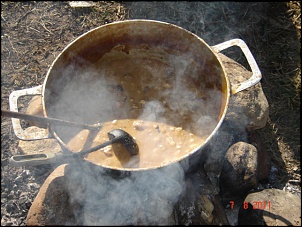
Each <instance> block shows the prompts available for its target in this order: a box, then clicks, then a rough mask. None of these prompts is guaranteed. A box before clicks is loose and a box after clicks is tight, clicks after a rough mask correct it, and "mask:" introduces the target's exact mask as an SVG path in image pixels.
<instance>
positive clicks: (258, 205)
mask: <svg viewBox="0 0 302 227" xmlns="http://www.w3.org/2000/svg"><path fill="white" fill-rule="evenodd" d="M238 224H239V225H267V226H290V225H293V226H301V198H300V197H299V196H297V195H293V194H292V193H289V192H285V191H282V190H280V189H265V190H263V191H260V192H253V193H250V194H248V195H247V196H246V197H245V199H244V202H243V205H242V206H241V208H240V210H239V215H238Z"/></svg>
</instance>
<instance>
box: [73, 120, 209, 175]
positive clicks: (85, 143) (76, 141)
mask: <svg viewBox="0 0 302 227" xmlns="http://www.w3.org/2000/svg"><path fill="white" fill-rule="evenodd" d="M112 129H122V130H124V131H126V132H128V133H129V134H130V135H131V136H132V137H133V138H134V139H135V141H136V143H137V144H138V147H139V153H138V155H134V156H131V155H130V154H129V152H127V150H125V149H124V148H123V147H122V146H121V145H120V144H117V143H116V144H113V145H108V146H107V147H105V148H102V149H99V150H97V151H94V152H92V153H90V154H88V155H87V156H86V159H87V160H89V161H90V162H92V163H94V164H97V165H101V166H105V167H110V168H118V169H119V168H146V169H149V168H156V167H159V166H164V165H166V164H169V163H171V161H175V160H178V159H181V158H182V157H183V156H185V155H186V154H189V153H190V152H191V151H193V150H194V149H195V148H198V147H199V146H200V145H202V143H203V142H204V140H205V139H206V138H202V137H198V136H196V135H194V134H192V133H190V132H188V131H186V130H184V129H182V128H181V127H173V126H170V125H166V124H163V123H158V122H150V121H142V120H134V119H123V120H114V121H113V122H106V123H104V124H103V128H102V130H100V131H99V132H97V133H95V134H94V135H92V134H91V133H89V131H88V130H82V131H80V132H79V133H78V134H77V135H76V136H75V137H73V139H71V140H70V141H69V143H68V147H70V148H71V149H72V150H73V151H75V152H78V151H80V150H83V149H87V148H90V147H95V146H97V145H99V144H101V143H103V142H106V141H108V140H109V138H108V135H107V132H109V131H110V130H112Z"/></svg>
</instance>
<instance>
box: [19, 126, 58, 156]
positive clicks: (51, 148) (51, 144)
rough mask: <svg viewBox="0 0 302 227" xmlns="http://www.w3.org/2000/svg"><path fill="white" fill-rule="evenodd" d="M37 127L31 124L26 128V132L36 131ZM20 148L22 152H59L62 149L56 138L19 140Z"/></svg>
mask: <svg viewBox="0 0 302 227" xmlns="http://www.w3.org/2000/svg"><path fill="white" fill-rule="evenodd" d="M36 129H37V128H36V127H35V126H31V127H28V128H26V129H25V133H31V132H34V131H35V130H36ZM18 150H19V152H20V153H21V154H38V153H57V152H59V151H62V149H61V146H60V145H59V143H58V142H57V140H56V139H43V140H32V141H28V140H19V143H18Z"/></svg>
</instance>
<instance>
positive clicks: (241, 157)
mask: <svg viewBox="0 0 302 227" xmlns="http://www.w3.org/2000/svg"><path fill="white" fill-rule="evenodd" d="M257 184H258V157H257V149H256V148H255V147H254V146H253V145H251V144H248V143H245V142H237V143H235V144H233V145H232V146H231V147H230V148H229V149H228V150H227V152H226V154H225V160H224V162H223V167H222V171H221V175H220V188H221V191H222V192H224V193H225V194H226V193H228V194H233V195H239V194H244V193H246V192H248V191H249V190H251V189H253V188H256V186H257Z"/></svg>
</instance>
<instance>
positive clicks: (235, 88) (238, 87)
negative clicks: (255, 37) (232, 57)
mask: <svg viewBox="0 0 302 227" xmlns="http://www.w3.org/2000/svg"><path fill="white" fill-rule="evenodd" d="M232 46H238V47H240V49H241V50H242V52H243V54H244V55H245V57H246V60H247V62H248V63H249V65H250V68H251V70H252V73H253V75H252V76H251V77H250V78H249V79H248V80H246V81H244V82H241V83H238V84H234V85H232V88H231V93H232V94H236V93H237V92H239V91H242V90H244V89H247V88H249V87H251V86H254V85H255V84H257V83H258V82H259V81H260V80H261V78H262V75H261V71H260V69H259V67H258V65H257V63H256V61H255V58H254V57H253V55H252V53H251V51H250V49H249V48H248V46H247V45H246V43H245V42H244V41H243V40H241V39H232V40H229V41H226V42H223V43H220V44H217V45H215V46H211V48H212V49H213V50H214V51H216V52H220V51H222V50H224V49H227V48H229V47H232Z"/></svg>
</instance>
